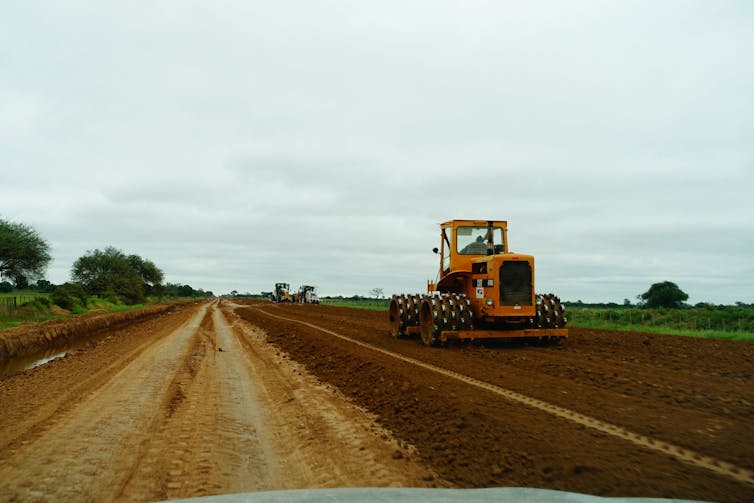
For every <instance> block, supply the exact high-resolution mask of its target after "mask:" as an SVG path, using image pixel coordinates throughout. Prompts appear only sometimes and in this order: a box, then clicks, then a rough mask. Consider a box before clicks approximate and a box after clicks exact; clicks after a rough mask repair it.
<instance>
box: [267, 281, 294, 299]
mask: <svg viewBox="0 0 754 503" xmlns="http://www.w3.org/2000/svg"><path fill="white" fill-rule="evenodd" d="M270 300H271V301H272V302H293V296H292V295H291V285H290V284H289V283H275V290H273V291H272V294H271V295H270Z"/></svg>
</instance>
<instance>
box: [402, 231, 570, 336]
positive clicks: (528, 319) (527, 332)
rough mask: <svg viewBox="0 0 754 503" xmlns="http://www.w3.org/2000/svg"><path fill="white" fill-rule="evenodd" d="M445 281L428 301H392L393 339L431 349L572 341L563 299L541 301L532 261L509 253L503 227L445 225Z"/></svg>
mask: <svg viewBox="0 0 754 503" xmlns="http://www.w3.org/2000/svg"><path fill="white" fill-rule="evenodd" d="M433 251H434V252H435V253H439V255H440V273H439V275H438V281H437V283H433V282H431V281H430V282H428V283H427V291H428V292H429V293H427V294H423V295H421V294H420V295H393V297H392V299H391V301H390V310H389V321H390V332H391V334H392V335H393V337H402V336H405V335H411V334H416V333H418V334H420V335H421V339H422V341H423V342H424V343H425V344H426V345H428V346H434V345H437V344H440V343H444V342H446V341H449V340H453V339H505V338H512V337H529V338H536V339H539V340H547V341H562V340H564V339H565V338H566V337H568V329H566V328H565V325H566V321H567V320H566V317H565V313H564V308H563V306H562V305H561V303H560V299H558V297H556V296H555V295H553V294H545V295H537V294H536V293H535V289H534V257H533V256H531V255H525V254H522V253H512V252H511V251H510V250H509V249H508V222H506V221H504V220H450V221H448V222H445V223H443V224H441V225H440V249H439V251H438V249H437V248H434V249H433Z"/></svg>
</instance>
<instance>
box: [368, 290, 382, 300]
mask: <svg viewBox="0 0 754 503" xmlns="http://www.w3.org/2000/svg"><path fill="white" fill-rule="evenodd" d="M369 295H371V296H372V297H374V298H375V299H380V298H384V297H385V293H384V290H383V289H382V288H372V289H371V290H369Z"/></svg>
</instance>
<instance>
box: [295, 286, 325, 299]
mask: <svg viewBox="0 0 754 503" xmlns="http://www.w3.org/2000/svg"><path fill="white" fill-rule="evenodd" d="M294 300H295V302H298V303H300V304H319V296H317V292H316V287H314V286H312V285H301V286H300V287H299V289H298V292H297V293H296V295H295V297H294Z"/></svg>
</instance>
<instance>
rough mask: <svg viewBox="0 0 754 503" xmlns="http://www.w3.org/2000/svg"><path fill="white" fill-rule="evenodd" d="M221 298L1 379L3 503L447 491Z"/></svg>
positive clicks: (402, 448)
mask: <svg viewBox="0 0 754 503" xmlns="http://www.w3.org/2000/svg"><path fill="white" fill-rule="evenodd" d="M234 307H235V306H233V305H231V304H227V303H226V304H225V305H223V306H221V305H220V303H219V302H217V301H215V302H212V303H207V304H203V305H201V306H186V307H184V308H183V309H179V310H176V311H174V312H172V313H170V314H166V315H163V316H160V317H158V318H155V319H151V320H148V321H144V322H140V323H134V324H133V325H131V326H128V327H126V328H123V329H120V330H117V331H113V333H112V334H110V335H109V336H108V337H106V338H104V339H103V340H101V341H100V342H99V343H98V344H97V345H96V346H95V347H94V348H92V349H90V350H88V351H84V352H80V353H78V354H76V355H74V356H69V357H66V358H63V359H60V360H55V361H53V362H50V363H48V364H46V365H44V366H41V367H38V368H35V369H32V370H27V371H24V372H22V373H17V374H13V375H10V376H7V377H5V378H3V379H2V380H0V404H1V405H2V410H3V412H2V415H0V500H2V501H29V500H40V501H60V500H65V501H82V500H88V501H95V500H96V501H103V500H114V499H118V500H130V501H153V500H161V499H170V498H180V497H191V496H201V495H209V494H220V493H233V492H243V491H255V490H264V489H293V488H304V487H343V486H350V487H358V486H429V485H431V484H436V483H439V484H441V485H442V484H443V481H442V480H439V478H438V477H437V476H436V475H435V474H433V472H432V470H431V469H430V468H428V467H427V466H426V465H424V464H423V463H421V462H420V461H419V456H418V455H416V454H415V453H414V452H413V450H412V447H411V446H409V445H407V444H405V443H404V442H401V443H400V444H399V441H398V440H395V439H394V438H393V437H392V436H391V435H390V434H389V432H387V431H385V430H383V429H381V428H380V427H379V426H378V425H377V424H376V423H375V421H374V417H373V416H371V415H370V414H369V413H368V412H366V411H365V410H363V409H360V408H358V407H356V406H354V405H353V404H351V403H350V402H349V401H347V400H345V399H344V398H343V396H342V395H340V394H339V393H338V392H337V391H335V390H333V389H332V388H329V387H327V386H324V385H322V384H320V383H319V382H318V381H317V380H316V379H314V378H313V377H312V376H311V375H310V374H309V373H308V372H306V370H305V369H303V368H302V367H301V366H300V365H298V364H296V363H295V362H291V361H290V360H288V359H287V358H286V357H285V356H284V355H283V354H281V353H280V352H279V351H278V350H277V349H275V348H274V347H273V346H271V345H269V344H267V343H266V342H265V340H264V335H263V334H262V333H261V332H260V331H258V330H257V329H255V328H254V327H253V326H252V325H250V324H249V323H248V322H244V321H242V320H240V319H239V318H238V317H237V316H236V315H235V313H234Z"/></svg>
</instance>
